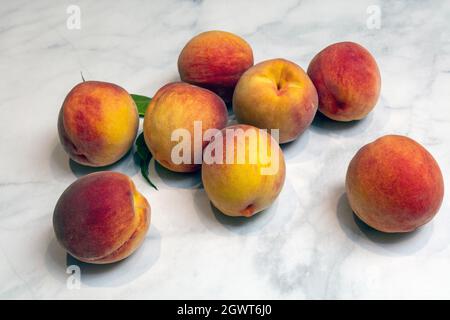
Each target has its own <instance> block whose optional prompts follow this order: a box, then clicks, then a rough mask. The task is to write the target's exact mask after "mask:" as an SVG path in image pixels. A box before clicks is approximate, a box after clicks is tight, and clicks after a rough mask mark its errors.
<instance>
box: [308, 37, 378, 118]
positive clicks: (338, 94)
mask: <svg viewBox="0 0 450 320" xmlns="http://www.w3.org/2000/svg"><path fill="white" fill-rule="evenodd" d="M308 75H309V77H310V78H311V80H312V82H313V83H314V85H315V87H316V89H317V93H318V95H319V111H320V112H322V113H323V114H324V115H325V116H327V117H329V118H331V119H333V120H338V121H352V120H360V119H362V118H364V117H365V116H366V115H367V114H368V113H369V112H370V111H371V110H372V109H373V108H374V107H375V105H376V103H377V101H378V97H379V95H380V88H381V76H380V71H379V69H378V66H377V63H376V61H375V59H374V58H373V56H372V55H371V54H370V52H369V51H367V50H366V49H365V48H364V47H362V46H360V45H359V44H356V43H353V42H339V43H335V44H332V45H330V46H328V47H326V48H325V49H323V50H322V51H320V52H319V53H318V54H317V55H316V56H315V57H314V58H313V60H312V61H311V62H310V64H309V67H308Z"/></svg>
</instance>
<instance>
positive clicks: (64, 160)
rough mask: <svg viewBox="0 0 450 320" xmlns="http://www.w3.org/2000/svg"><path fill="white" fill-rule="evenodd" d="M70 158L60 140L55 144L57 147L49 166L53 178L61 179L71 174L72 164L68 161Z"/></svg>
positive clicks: (54, 149)
mask: <svg viewBox="0 0 450 320" xmlns="http://www.w3.org/2000/svg"><path fill="white" fill-rule="evenodd" d="M68 159H69V156H68V155H67V153H66V152H65V151H64V149H63V147H62V146H61V143H60V142H59V140H58V141H57V142H56V143H55V147H54V148H53V151H52V153H51V156H50V160H49V164H50V168H51V171H52V172H53V177H54V178H55V179H61V177H64V176H65V175H67V173H68V172H70V163H69V161H68Z"/></svg>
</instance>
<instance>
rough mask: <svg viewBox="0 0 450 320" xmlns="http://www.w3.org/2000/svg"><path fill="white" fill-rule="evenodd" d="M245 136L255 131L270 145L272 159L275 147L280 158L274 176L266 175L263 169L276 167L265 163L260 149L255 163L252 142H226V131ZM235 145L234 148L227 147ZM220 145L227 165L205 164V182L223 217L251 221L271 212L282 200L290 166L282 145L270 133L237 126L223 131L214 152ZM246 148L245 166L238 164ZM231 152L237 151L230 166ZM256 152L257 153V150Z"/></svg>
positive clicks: (259, 138)
mask: <svg viewBox="0 0 450 320" xmlns="http://www.w3.org/2000/svg"><path fill="white" fill-rule="evenodd" d="M238 129H241V130H242V131H243V132H247V131H253V133H255V136H256V137H257V139H258V143H259V142H262V143H265V144H266V145H267V149H266V150H267V155H269V156H270V155H271V154H272V153H271V146H274V148H275V150H276V152H277V153H278V156H277V157H275V160H274V161H276V162H277V167H278V170H277V171H276V172H274V174H270V175H264V174H262V171H261V169H262V168H268V167H270V166H271V165H273V163H272V162H269V163H264V161H262V160H263V159H265V158H264V157H265V156H266V155H263V154H262V153H261V152H262V149H258V151H257V152H258V154H257V155H256V159H257V161H256V162H255V163H251V162H250V161H249V159H250V153H249V152H250V151H249V150H250V148H249V140H248V139H246V140H244V141H242V140H238V139H234V140H227V139H226V133H225V131H226V130H238ZM230 141H231V142H233V144H232V145H229V144H227V143H230ZM217 144H222V145H223V161H222V162H223V163H211V164H207V163H205V162H204V163H203V164H202V181H203V186H204V188H205V192H206V194H207V195H208V197H209V199H210V200H211V202H212V203H213V204H214V206H215V207H216V208H217V209H219V210H220V211H221V212H222V213H224V214H226V215H229V216H245V217H251V216H253V215H254V214H256V213H258V212H260V211H262V210H264V209H266V208H268V207H269V206H270V205H271V204H272V203H273V202H274V201H275V199H276V198H277V197H278V194H279V193H280V192H281V189H282V188H283V185H284V180H285V176H286V165H285V162H284V156H283V152H282V151H281V149H280V147H279V146H278V143H277V142H276V141H275V139H273V138H272V137H271V136H270V134H268V133H267V132H266V131H260V130H259V129H258V128H255V127H253V126H248V125H234V126H229V127H227V128H225V129H223V130H222V139H217V140H216V139H215V140H214V141H213V142H211V146H212V148H214V149H215V148H217ZM241 147H243V149H242V150H245V155H246V157H245V161H244V163H237V150H238V148H241ZM227 148H234V157H235V158H234V159H235V162H234V163H231V164H230V163H226V153H227V151H226V150H227ZM254 151H255V150H254ZM205 152H206V151H205Z"/></svg>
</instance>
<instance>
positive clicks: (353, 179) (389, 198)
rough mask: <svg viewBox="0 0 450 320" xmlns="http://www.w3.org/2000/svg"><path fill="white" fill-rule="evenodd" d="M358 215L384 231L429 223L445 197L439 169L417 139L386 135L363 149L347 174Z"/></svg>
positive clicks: (410, 227)
mask: <svg viewBox="0 0 450 320" xmlns="http://www.w3.org/2000/svg"><path fill="white" fill-rule="evenodd" d="M346 190H347V196H348V199H349V202H350V206H351V207H352V209H353V210H354V212H355V214H356V215H357V216H358V217H359V218H361V220H363V221H364V222H366V223H367V224H368V225H370V226H371V227H373V228H375V229H377V230H380V231H384V232H409V231H413V230H414V229H416V228H418V227H420V226H421V225H423V224H425V223H427V222H428V221H430V220H431V219H432V218H433V217H434V215H435V214H436V213H437V212H438V210H439V208H440V206H441V203H442V200H443V196H444V181H443V177H442V173H441V170H440V169H439V166H438V164H437V162H436V161H435V160H434V158H433V157H432V156H431V154H430V153H429V152H428V151H427V150H426V149H425V148H424V147H422V146H421V145H420V144H418V143H417V142H415V141H414V140H412V139H410V138H408V137H404V136H398V135H388V136H384V137H381V138H379V139H377V140H375V141H374V142H372V143H369V144H367V145H366V146H364V147H362V148H361V149H360V150H359V151H358V152H357V153H356V155H355V156H354V158H353V159H352V161H351V162H350V165H349V167H348V171H347V178H346Z"/></svg>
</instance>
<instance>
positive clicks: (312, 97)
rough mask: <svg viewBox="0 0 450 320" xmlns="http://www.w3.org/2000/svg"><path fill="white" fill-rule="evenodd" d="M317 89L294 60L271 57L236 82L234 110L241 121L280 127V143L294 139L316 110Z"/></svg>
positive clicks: (254, 124) (265, 127)
mask: <svg viewBox="0 0 450 320" xmlns="http://www.w3.org/2000/svg"><path fill="white" fill-rule="evenodd" d="M317 103H318V101H317V92H316V89H315V87H314V85H313V83H312V82H311V80H310V79H309V77H308V75H307V74H306V73H305V72H304V71H303V69H302V68H300V67H299V66H298V65H296V64H295V63H293V62H290V61H288V60H284V59H273V60H267V61H264V62H261V63H258V64H256V65H254V66H253V67H251V68H250V69H248V70H247V71H246V72H245V73H244V74H243V75H242V77H241V79H240V80H239V82H238V84H237V85H236V89H235V91H234V95H233V111H234V113H235V115H236V119H237V120H238V122H240V123H245V124H250V125H253V126H256V127H258V128H264V129H279V130H280V131H279V133H280V137H279V138H280V141H279V142H280V143H285V142H289V141H292V140H294V139H296V138H297V137H298V136H299V135H300V134H302V133H303V132H304V131H305V130H306V128H307V127H308V126H309V125H310V124H311V122H312V120H313V119H314V115H315V114H316V111H317Z"/></svg>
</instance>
